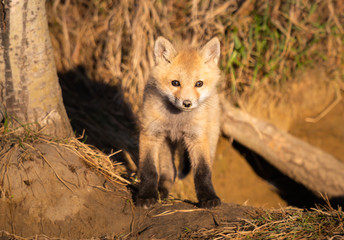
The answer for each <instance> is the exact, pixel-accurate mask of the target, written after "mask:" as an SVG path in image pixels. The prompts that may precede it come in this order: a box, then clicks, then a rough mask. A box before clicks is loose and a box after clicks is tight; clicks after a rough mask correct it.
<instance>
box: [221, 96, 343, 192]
mask: <svg viewBox="0 0 344 240" xmlns="http://www.w3.org/2000/svg"><path fill="white" fill-rule="evenodd" d="M221 107H222V112H223V114H222V119H221V120H222V123H221V128H222V132H223V134H224V135H226V136H228V137H229V136H231V137H233V138H234V139H235V140H236V141H238V142H239V143H241V144H242V145H244V146H246V147H247V148H249V149H251V150H253V151H255V152H256V153H258V154H259V155H261V156H262V157H264V158H265V159H266V160H267V161H268V162H269V163H270V164H272V165H274V166H275V167H276V168H277V169H279V170H280V171H281V172H283V173H284V174H286V175H287V176H289V177H290V178H292V179H294V180H295V181H296V182H299V183H301V184H303V185H304V186H305V187H307V188H308V189H309V190H311V191H313V192H314V193H315V194H316V195H318V196H319V195H320V193H321V194H326V195H327V196H328V197H330V198H332V197H343V196H344V164H343V163H342V162H340V161H339V160H338V159H336V158H334V157H333V156H331V155H330V154H327V153H325V152H323V151H322V150H320V149H318V148H316V147H313V146H312V145H310V144H308V143H306V142H304V141H302V140H300V139H298V138H296V137H293V136H292V135H290V134H288V133H286V132H283V131H281V130H279V129H278V128H276V127H275V126H274V125H272V124H268V123H266V122H264V121H261V120H259V119H257V118H254V117H252V116H250V115H249V114H247V113H245V112H243V111H241V110H239V109H237V108H234V107H233V106H232V105H231V104H230V103H229V102H228V101H227V100H226V99H225V97H223V96H222V98H221Z"/></svg>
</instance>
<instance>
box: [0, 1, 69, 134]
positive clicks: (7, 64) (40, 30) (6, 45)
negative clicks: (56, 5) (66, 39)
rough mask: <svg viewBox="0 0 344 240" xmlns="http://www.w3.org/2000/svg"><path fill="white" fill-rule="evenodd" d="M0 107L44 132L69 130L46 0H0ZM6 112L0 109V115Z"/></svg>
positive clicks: (23, 123) (15, 117) (61, 132)
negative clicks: (49, 28) (52, 43)
mask: <svg viewBox="0 0 344 240" xmlns="http://www.w3.org/2000/svg"><path fill="white" fill-rule="evenodd" d="M0 25H1V26H0V31H1V32H0V36H1V42H0V105H2V106H0V111H1V110H2V109H5V110H6V111H7V115H8V116H11V117H13V118H14V119H15V121H14V122H17V123H18V124H20V125H25V124H30V125H29V128H31V129H35V130H40V131H42V132H44V133H46V134H49V135H53V136H58V137H67V136H71V135H72V134H73V132H72V128H71V125H70V122H69V119H68V117H67V113H66V110H65V108H64V105H63V101H62V95H61V89H60V86H59V83H58V78H57V73H56V67H55V61H54V56H53V48H52V45H51V41H50V36H49V31H48V23H47V18H46V11H45V0H30V1H29V0H2V1H1V2H0ZM2 115H4V113H3V111H2V114H0V118H1V116H2Z"/></svg>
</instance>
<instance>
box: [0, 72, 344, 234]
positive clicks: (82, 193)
mask: <svg viewBox="0 0 344 240" xmlns="http://www.w3.org/2000/svg"><path fill="white" fill-rule="evenodd" d="M315 75H319V76H321V75H320V74H315ZM309 76H312V75H311V74H309ZM314 78H315V77H314V76H313V77H311V79H312V80H314ZM291 89H292V92H293V94H294V95H292V94H289V93H286V95H285V96H283V95H282V98H281V97H280V98H279V99H280V100H279V101H277V102H278V103H276V101H274V98H273V97H271V96H272V95H270V94H268V93H266V92H265V91H264V89H263V90H261V91H259V90H258V91H257V92H255V93H254V94H252V95H251V97H250V98H249V100H248V101H246V102H244V104H243V108H244V109H246V110H247V111H248V112H250V113H251V114H252V115H255V116H257V117H260V118H262V119H265V120H266V121H270V122H273V123H275V124H276V125H278V126H279V127H280V128H282V129H285V130H286V131H289V132H290V133H292V134H294V135H295V136H297V137H299V138H301V139H303V140H305V141H308V142H310V143H311V144H314V145H315V146H317V147H319V148H322V149H324V150H325V151H327V152H329V153H331V154H333V155H334V156H335V157H337V158H338V159H340V160H342V161H343V160H344V159H343V157H342V156H343V153H344V149H343V148H342V146H343V143H344V128H343V117H344V107H343V106H344V104H343V103H344V102H343V100H341V102H340V103H338V104H337V105H336V106H335V107H334V108H333V109H332V110H331V111H330V112H329V113H328V114H326V116H325V117H324V118H323V119H321V120H320V121H318V122H316V123H307V122H305V121H304V119H305V117H311V116H317V115H318V114H319V113H321V112H322V111H323V110H324V109H326V108H327V106H328V105H329V104H331V102H333V101H334V100H335V90H334V88H333V86H332V85H331V83H330V82H326V81H325V82H320V83H319V84H318V85H314V84H311V83H310V82H309V81H308V83H307V81H303V82H302V84H301V83H299V84H298V83H295V84H294V85H293V86H291ZM107 91H109V90H107ZM264 93H265V94H264ZM297 93H298V94H297ZM300 93H302V94H300ZM108 94H109V93H108V92H107V95H106V96H108ZM65 96H66V95H65ZM96 96H97V97H101V96H102V95H101V94H99V95H98V94H96ZM316 96H317V97H316ZM108 101H111V99H110V100H109V99H108V98H107V99H103V100H102V101H100V102H101V103H102V104H105V105H107V108H109V107H111V104H109V102H108ZM68 102H69V101H68V100H66V101H65V103H66V104H68ZM85 107H87V109H88V108H89V107H90V105H87V106H86V105H85ZM67 109H71V107H70V106H69V107H68V105H67ZM83 110H85V109H81V111H83ZM88 110H89V109H88ZM98 111H99V109H98ZM281 112H283V114H281V115H280V117H278V116H279V114H278V113H281ZM70 113H72V116H71V115H70V117H71V119H73V118H74V119H75V118H77V117H78V116H77V115H73V112H69V114H70ZM74 114H75V112H74ZM104 116H106V114H105V113H104ZM118 116H121V115H120V114H118ZM79 119H80V118H79ZM92 121H94V119H92ZM72 123H73V120H72ZM79 123H80V122H79ZM94 123H95V122H92V124H93V125H95V124H94ZM83 124H84V125H79V126H78V128H79V129H80V128H81V129H82V128H83V127H84V126H87V125H88V124H90V122H87V119H86V118H85V122H84V123H83ZM97 126H98V129H97V131H99V132H97V136H101V135H104V136H106V132H107V131H108V129H109V127H111V124H107V125H106V129H105V130H104V131H103V132H102V130H101V129H100V130H99V126H102V124H101V122H100V123H99V125H97ZM126 134H130V131H128V132H126ZM90 136H94V135H92V132H91V134H90ZM132 139H135V136H132ZM111 140H112V137H111V138H109V141H111ZM92 142H93V143H95V145H96V146H97V140H96V139H92ZM122 143H123V142H122ZM101 144H102V145H99V146H100V148H101V146H105V145H106V147H104V148H103V149H105V150H106V149H107V146H109V145H110V144H111V143H109V142H105V143H104V139H102V141H101ZM123 144H124V147H125V143H123ZM130 144H131V145H130V147H131V148H134V147H135V144H132V143H130ZM133 146H134V147H133ZM24 149H25V148H24ZM129 149H130V148H128V151H129ZM37 150H38V151H37ZM2 153H3V154H5V155H3V156H5V157H4V158H3V159H5V160H6V162H5V164H4V165H3V166H5V168H2V169H0V170H1V171H2V172H1V173H4V174H3V175H2V178H1V181H2V182H1V184H2V185H1V186H2V188H1V197H0V229H1V230H4V231H5V232H2V233H1V232H0V237H1V239H15V238H16V237H15V236H11V235H8V233H13V234H15V235H16V236H22V237H28V238H29V237H31V238H35V236H36V235H37V234H44V235H46V236H49V237H63V238H68V239H76V238H91V237H98V238H101V237H103V238H105V237H107V238H114V237H118V238H124V239H159V238H165V239H176V238H178V237H181V236H183V234H185V232H187V231H190V230H197V229H200V228H213V227H216V226H217V225H221V224H222V223H227V222H236V221H241V220H242V219H245V218H246V219H247V218H250V217H251V216H256V215H257V214H259V210H257V208H253V207H249V206H254V207H262V208H271V207H273V208H279V207H280V206H287V205H294V206H303V205H302V204H304V201H311V200H312V195H309V194H308V193H307V191H306V190H305V189H303V188H302V186H298V185H295V183H292V182H290V179H288V178H287V177H285V176H284V175H283V174H281V173H279V172H278V171H276V170H275V169H274V168H273V167H272V166H269V165H268V164H267V163H266V162H265V161H264V160H263V159H260V158H259V156H257V155H255V154H254V153H252V152H250V151H249V150H247V149H245V148H244V147H242V146H240V145H239V144H237V143H235V142H234V143H232V141H231V139H224V138H221V139H220V141H219V144H218V151H217V155H216V160H215V163H214V166H213V169H214V171H213V182H214V186H215V189H216V191H217V193H218V195H219V197H220V198H221V199H222V201H223V202H224V203H223V204H222V205H221V206H220V207H217V208H215V209H212V210H205V209H199V208H197V207H196V205H195V201H196V198H195V192H194V186H193V182H192V176H189V177H188V178H187V179H186V180H183V181H180V180H177V181H176V183H175V185H174V187H173V191H172V194H171V199H174V200H170V201H168V202H163V203H159V204H157V205H156V206H155V207H154V208H152V209H149V210H144V209H137V208H136V207H135V206H134V204H133V196H132V194H133V193H135V187H130V188H126V187H123V186H122V185H116V184H115V185H113V184H111V183H109V182H108V181H106V180H105V179H104V178H103V177H101V176H99V175H97V174H96V173H94V172H93V171H92V170H90V169H89V168H87V167H86V166H85V165H84V163H83V162H82V161H81V160H80V159H79V157H78V156H76V155H75V154H73V153H71V152H69V151H68V150H66V149H64V148H63V147H61V148H60V147H56V146H51V145H49V144H48V145H47V144H43V143H38V144H36V145H34V149H27V148H26V150H23V148H21V147H18V146H17V147H13V146H7V147H6V149H2ZM114 158H116V156H115V157H114ZM283 186H284V187H285V186H289V189H287V188H284V187H283ZM177 199H178V200H177ZM179 199H183V201H181V200H179ZM300 199H301V200H302V199H303V200H304V201H303V202H302V201H300ZM184 200H186V201H184ZM238 204H239V205H238ZM245 205H247V206H245Z"/></svg>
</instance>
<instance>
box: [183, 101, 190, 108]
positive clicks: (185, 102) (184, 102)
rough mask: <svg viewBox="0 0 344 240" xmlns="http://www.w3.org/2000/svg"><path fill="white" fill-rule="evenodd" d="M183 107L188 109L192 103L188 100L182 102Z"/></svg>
mask: <svg viewBox="0 0 344 240" xmlns="http://www.w3.org/2000/svg"><path fill="white" fill-rule="evenodd" d="M183 105H184V107H186V108H189V107H191V105H192V102H191V101H190V100H184V101H183Z"/></svg>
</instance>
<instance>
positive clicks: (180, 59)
mask: <svg viewBox="0 0 344 240" xmlns="http://www.w3.org/2000/svg"><path fill="white" fill-rule="evenodd" d="M154 55H155V62H156V65H155V67H154V68H153V70H152V73H151V77H150V78H149V80H148V82H147V85H146V86H145V90H144V99H143V106H142V109H141V113H140V123H141V129H140V139H139V141H140V146H139V151H140V160H139V176H140V179H141V183H140V186H139V192H138V195H137V199H136V204H137V205H138V206H141V207H145V208H147V207H149V206H151V205H153V204H154V203H155V202H156V201H157V199H158V192H159V193H160V197H161V198H167V197H168V194H169V190H170V188H171V186H172V184H173V182H174V180H175V176H176V168H175V165H174V159H173V157H174V152H175V150H176V146H177V145H182V146H183V149H184V151H185V154H184V156H185V159H184V161H185V162H184V166H185V167H186V168H185V169H184V170H183V171H184V172H188V171H187V167H188V168H189V169H190V167H192V169H193V173H194V182H195V188H196V193H197V198H198V201H199V205H200V206H201V207H207V208H210V207H215V206H217V205H219V204H221V201H220V199H219V197H218V196H217V195H216V193H215V191H214V187H213V184H212V180H211V166H212V163H213V159H214V156H215V150H216V145H217V141H218V137H219V132H220V122H219V114H220V107H219V99H218V94H217V91H216V85H217V82H218V80H219V78H220V70H219V68H218V66H217V65H218V64H217V63H218V60H219V57H220V42H219V40H218V39H217V38H216V37H215V38H213V39H211V40H210V41H209V42H208V43H206V44H205V45H204V46H203V47H202V48H200V49H196V48H192V47H184V48H181V49H176V48H175V47H174V46H173V45H172V44H171V43H170V42H169V41H168V40H166V39H165V38H163V37H158V38H157V40H156V42H155V46H154ZM190 164H191V166H190Z"/></svg>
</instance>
